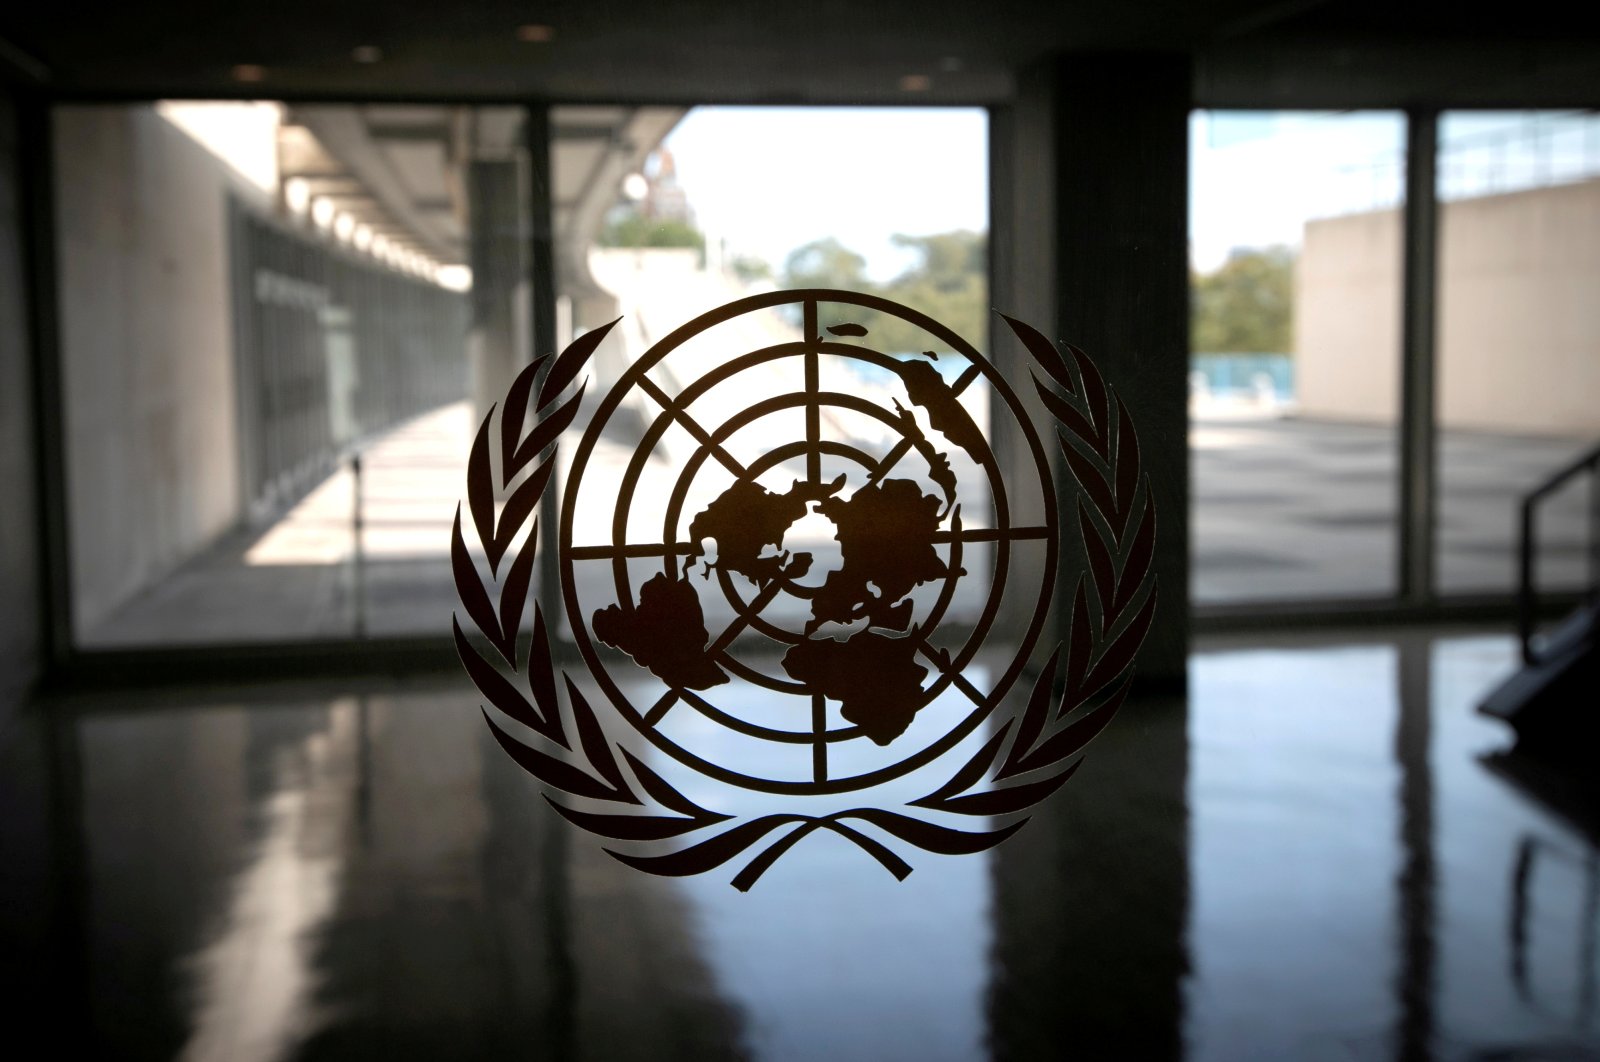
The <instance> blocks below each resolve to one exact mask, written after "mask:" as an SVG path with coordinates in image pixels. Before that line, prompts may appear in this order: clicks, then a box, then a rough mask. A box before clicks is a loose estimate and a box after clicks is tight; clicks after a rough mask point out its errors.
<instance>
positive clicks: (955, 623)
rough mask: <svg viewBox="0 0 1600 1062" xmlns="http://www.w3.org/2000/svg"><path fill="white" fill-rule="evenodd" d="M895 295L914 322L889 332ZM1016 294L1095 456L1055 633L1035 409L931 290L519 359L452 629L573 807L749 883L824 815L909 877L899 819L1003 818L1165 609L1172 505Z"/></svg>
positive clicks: (587, 821)
mask: <svg viewBox="0 0 1600 1062" xmlns="http://www.w3.org/2000/svg"><path fill="white" fill-rule="evenodd" d="M889 318H894V319H897V321H896V325H897V327H895V328H889V329H885V330H884V332H885V334H896V335H901V336H904V335H905V334H906V330H905V328H904V327H901V326H904V325H907V324H909V325H910V326H911V327H912V329H913V330H915V331H917V332H919V333H920V335H921V336H922V337H923V341H922V342H919V343H917V345H916V347H915V348H914V349H894V350H883V349H879V347H878V346H877V345H875V342H874V334H875V333H874V329H875V328H877V327H878V325H879V324H881V323H882V322H884V321H885V320H886V319H889ZM1003 319H1004V321H1005V324H1006V325H1007V327H1008V328H1009V329H1010V332H1011V334H1012V336H1013V337H1015V339H1016V340H1018V341H1020V345H1021V352H1020V359H1019V360H1020V366H1021V369H1022V371H1023V372H1028V371H1029V370H1030V369H1031V377H1032V380H1031V382H1032V384H1033V390H1034V392H1035V393H1036V395H1037V398H1038V401H1039V403H1040V406H1041V408H1042V411H1043V414H1044V415H1045V416H1046V417H1048V419H1049V420H1050V421H1052V422H1053V423H1054V424H1055V426H1056V429H1057V435H1058V442H1059V444H1060V445H1059V450H1058V451H1057V453H1058V455H1059V459H1060V461H1061V463H1062V465H1063V467H1064V468H1065V469H1066V470H1067V471H1069V472H1070V474H1071V476H1072V478H1073V479H1075V480H1076V481H1077V483H1078V485H1079V496H1078V501H1077V505H1076V510H1077V516H1078V519H1077V521H1076V526H1075V528H1074V529H1073V531H1072V532H1071V533H1073V534H1074V535H1075V537H1077V538H1079V539H1080V540H1081V543H1082V548H1083V556H1084V557H1085V559H1086V562H1087V571H1084V572H1080V573H1078V574H1077V575H1076V576H1075V577H1072V578H1073V580H1074V581H1073V582H1072V584H1071V585H1072V586H1073V589H1072V593H1071V596H1070V598H1069V599H1065V600H1063V601H1062V602H1061V604H1062V606H1063V608H1062V610H1061V613H1060V614H1061V615H1062V617H1063V618H1064V620H1065V625H1064V626H1063V628H1062V629H1061V632H1060V635H1061V640H1060V642H1059V644H1058V645H1057V646H1056V648H1054V649H1053V650H1049V647H1048V644H1041V643H1042V640H1043V635H1044V634H1045V632H1046V628H1047V623H1048V621H1049V618H1050V616H1051V615H1052V608H1053V606H1054V605H1055V603H1056V598H1057V589H1058V587H1060V586H1062V585H1063V582H1064V581H1063V580H1062V578H1061V572H1060V569H1061V563H1062V541H1063V527H1062V521H1061V519H1060V517H1059V509H1060V504H1061V499H1060V498H1059V496H1058V485H1057V478H1056V476H1057V473H1056V470H1055V469H1054V468H1053V467H1052V462H1051V460H1050V455H1049V453H1048V452H1047V451H1046V449H1045V446H1044V443H1043V441H1042V439H1041V437H1040V434H1039V433H1038V431H1037V430H1036V429H1035V427H1034V424H1033V421H1034V418H1035V416H1037V415H1038V414H1036V413H1034V412H1031V411H1030V410H1029V408H1028V407H1026V406H1025V405H1024V404H1023V402H1022V400H1021V398H1020V397H1019V395H1018V393H1017V390H1016V388H1015V387H1014V386H1013V381H1014V379H1015V377H1014V376H1013V377H1012V378H1008V376H1007V375H1005V374H1002V373H1001V372H1000V370H999V369H998V368H996V365H995V363H994V362H993V361H992V360H990V359H989V358H987V357H985V356H984V355H982V354H980V353H979V352H978V350H977V348H976V347H974V346H973V344H972V343H971V342H970V341H969V340H968V339H967V338H966V337H963V336H961V335H959V334H957V333H956V332H954V331H953V330H951V329H950V328H948V327H947V326H945V325H944V324H942V323H940V322H938V321H936V320H934V319H932V318H930V317H928V316H926V315H925V314H922V313H919V312H918V311H916V310H914V309H911V308H909V307H906V306H902V305H898V304H896V303H893V302H890V301H888V300H885V299H882V298H880V297H877V296H870V295H865V294H860V293H853V292H847V291H836V290H822V289H809V290H803V291H793V292H782V291H778V292H771V293H767V294H762V295H756V296H751V297H748V298H745V299H741V300H738V301H736V302H733V303H729V304H727V305H726V306H722V307H719V308H717V309H715V310H712V311H709V312H707V313H705V314H702V315H700V316H699V317H697V318H695V319H693V320H691V321H689V322H687V323H686V324H684V325H682V326H681V327H679V328H677V329H676V330H674V331H672V332H670V333H668V334H667V335H665V336H662V337H660V338H658V339H655V340H654V341H647V342H648V346H647V348H646V349H645V350H644V351H643V353H642V354H639V355H637V356H631V355H630V356H629V357H628V358H626V359H623V360H622V361H620V362H619V361H618V360H617V359H616V358H615V356H614V355H613V356H612V360H611V361H610V363H609V366H608V368H607V370H606V373H605V374H604V375H603V377H602V378H603V379H604V381H605V385H604V387H603V389H602V393H601V394H600V395H599V397H598V398H597V399H592V400H587V401H586V399H585V387H586V379H588V378H586V377H585V376H584V375H583V374H584V372H585V371H586V369H587V368H588V367H589V366H590V363H591V361H592V360H593V359H595V358H596V352H597V350H600V349H601V344H602V342H603V341H604V340H605V339H606V337H607V335H608V334H610V333H611V330H612V329H613V328H614V327H615V326H616V324H617V322H611V323H610V324H607V325H604V326H602V327H600V328H597V329H593V330H591V331H589V332H588V333H586V334H584V335H581V336H579V337H578V338H577V339H575V340H574V341H573V342H572V343H571V344H570V345H569V346H568V347H567V348H566V349H565V350H564V351H562V352H561V354H560V355H559V356H554V357H546V358H541V359H539V360H537V361H535V363H534V364H532V365H530V366H528V367H527V368H526V369H525V370H524V371H523V372H522V373H521V374H519V376H518V377H517V379H516V381H515V382H514V383H513V384H512V386H511V388H510V389H509V390H508V392H507V393H506V395H505V397H504V399H503V402H502V403H500V404H499V406H500V408H499V409H498V410H491V412H490V414H489V416H487V417H486V418H485V419H484V421H483V423H482V425H481V426H480V428H479V431H478V435H477V438H476V440H475V442H474V444H473V450H472V455H471V458H470V461H469V467H468V499H467V505H466V507H465V510H464V516H465V518H466V519H463V517H462V516H461V515H458V519H457V521H456V525H455V528H454V531H453V539H452V553H451V556H452V565H453V568H454V574H455V580H456V585H457V588H458V590H459V591H460V594H461V599H462V604H463V606H464V608H465V614H466V617H467V618H468V619H469V620H470V623H471V625H472V627H473V628H475V630H476V632H477V635H476V637H477V639H478V640H477V641H475V640H474V636H472V635H469V634H468V633H467V631H466V630H465V629H464V628H463V626H462V624H461V618H460V616H458V617H457V619H456V621H455V624H454V633H455V638H456V646H457V649H458V651H459V653H460V655H461V658H462V662H463V664H464V665H465V666H466V668H467V671H468V674H469V675H470V676H471V678H472V680H473V682H474V684H475V685H476V686H477V687H478V689H479V690H480V691H481V692H482V693H483V694H484V696H485V698H486V700H487V703H486V705H485V707H484V721H485V722H486V723H487V724H488V727H489V729H490V732H491V733H492V734H493V736H494V738H495V740H496V741H497V742H498V743H499V744H500V746H501V748H502V749H504V750H505V752H506V753H507V754H508V755H509V756H510V757H511V758H512V759H513V760H514V761H515V762H516V763H517V764H518V765H519V766H520V767H521V768H522V769H523V770H525V771H527V772H528V773H529V774H531V775H533V776H534V777H536V778H537V779H538V780H539V781H540V782H541V783H542V784H543V785H544V786H545V787H546V789H547V796H548V797H549V798H550V801H551V804H552V806H553V807H554V808H555V809H556V811H557V812H559V813H560V814H561V815H562V816H563V817H565V818H566V819H568V820H569V821H571V822H572V823H574V824H575V825H577V826H579V827H581V828H583V829H585V830H587V831H590V832H592V833H595V834H598V835H600V836H602V837H606V838H610V839H611V840H612V841H613V842H614V843H615V844H616V845H618V847H615V848H607V849H606V851H607V852H608V853H610V854H611V855H612V856H614V857H615V858H617V859H619V860H621V861H623V862H624V863H627V864H629V865H631V866H634V867H637V868H638V869H641V870H644V871H647V872H650V873H655V874H668V875H681V874H697V873H702V872H704V871H706V870H709V869H711V868H713V867H717V866H720V865H722V864H723V863H725V862H727V861H729V860H731V859H735V858H741V857H742V858H746V859H748V862H747V863H746V864H745V866H744V868H743V869H742V870H741V871H740V872H739V873H738V874H737V875H736V876H735V877H734V879H733V882H732V884H734V885H735V887H737V888H739V889H748V888H749V887H751V885H753V884H754V883H755V881H756V880H757V879H758V878H760V877H761V875H762V874H764V873H765V871H766V870H767V869H768V868H769V867H770V866H771V865H772V864H773V863H774V862H775V861H776V860H778V859H779V858H781V857H782V856H783V854H784V853H786V852H788V851H789V850H791V849H792V848H793V847H794V846H795V845H796V844H798V843H799V842H800V841H801V840H802V839H804V838H805V837H806V836H808V835H810V834H811V833H813V832H816V831H818V830H823V831H828V832H831V833H834V834H836V835H838V836H840V837H843V838H845V839H846V840H848V841H849V842H851V843H853V844H854V845H856V846H857V847H858V848H860V849H861V850H862V851H864V852H865V853H867V854H868V855H870V856H871V857H872V858H873V859H874V860H876V861H877V862H878V863H879V864H881V865H882V866H883V867H884V868H886V869H888V870H889V871H891V872H892V873H893V874H895V875H896V876H897V877H904V876H905V875H906V874H909V873H910V872H911V867H910V864H909V863H907V862H906V861H905V859H904V858H902V857H901V856H900V855H899V854H898V853H897V852H896V851H894V849H893V847H892V846H891V842H892V843H893V844H897V845H904V846H910V847H912V848H916V849H921V850H924V851H927V852H936V853H941V854H946V855H955V854H961V853H967V852H976V851H982V850H983V849H985V848H988V847H992V846H993V845H995V844H998V843H999V842H1000V841H1002V840H1004V839H1005V838H1006V837H1009V836H1011V835H1012V834H1013V833H1014V832H1015V831H1016V830H1017V829H1019V828H1020V827H1021V826H1022V824H1023V823H1024V822H1025V821H1026V814H1027V813H1028V810H1029V809H1030V808H1032V807H1033V806H1034V805H1035V804H1037V803H1038V802H1039V801H1040V800H1042V799H1044V798H1045V797H1046V796H1048V795H1049V794H1050V793H1051V792H1054V790H1055V789H1056V788H1058V787H1059V786H1060V785H1061V784H1062V783H1064V782H1065V781H1066V779H1067V778H1069V777H1070V776H1071V775H1072V774H1073V772H1074V771H1076V770H1077V767H1078V765H1079V763H1080V762H1081V759H1082V756H1081V753H1082V750H1083V748H1084V746H1085V745H1086V744H1087V743H1088V742H1089V741H1090V740H1091V739H1092V738H1093V737H1094V735H1095V734H1097V733H1099V731H1100V730H1101V729H1102V728H1103V727H1104V726H1105V725H1106V723H1107V722H1108V721H1109V720H1110V719H1111V717H1112V716H1113V715H1114V714H1115V713H1116V711H1117V708H1118V706H1119V705H1120V704H1121V703H1122V700H1123V698H1124V697H1125V696H1126V694H1127V692H1128V688H1129V682H1130V680H1131V675H1132V665H1133V659H1134V655H1135V653H1136V652H1137V650H1138V648H1139V645H1140V644H1141V643H1142V642H1143V640H1144V636H1145V634H1146V633H1147V631H1148V629H1149V625H1150V621H1151V616H1152V615H1153V613H1154V609H1155V602H1156V594H1155V579H1154V575H1153V572H1152V564H1151V560H1152V557H1153V549H1154V535H1155V508H1154V504H1153V501H1152V499H1151V495H1150V488H1149V483H1148V479H1147V477H1146V476H1145V475H1144V474H1143V472H1142V469H1141V462H1140V459H1139V450H1138V440H1137V437H1136V436H1135V434H1134V431H1133V425H1132V420H1131V416H1130V414H1129V412H1128V410H1127V408H1126V406H1125V405H1123V403H1122V402H1121V401H1120V400H1119V399H1117V398H1116V395H1115V393H1114V392H1113V391H1112V390H1111V389H1110V388H1109V387H1108V385H1107V384H1106V382H1105V381H1104V379H1103V378H1102V377H1101V375H1100V373H1099V370H1098V369H1097V368H1096V367H1095V366H1094V364H1093V362H1091V361H1090V360H1089V359H1088V357H1087V356H1086V355H1084V353H1083V352H1082V351H1080V350H1078V349H1077V348H1075V347H1070V346H1067V347H1065V349H1064V350H1063V349H1062V348H1059V347H1057V345H1056V344H1054V343H1052V342H1050V341H1049V340H1047V339H1046V338H1045V337H1044V336H1042V335H1041V334H1039V333H1038V332H1037V331H1035V330H1033V329H1032V328H1029V327H1028V326H1027V325H1024V324H1022V323H1021V322H1019V321H1016V320H1014V319H1012V318H1003ZM761 322H765V324H764V325H762V326H760V327H758V325H760V324H761ZM763 328H764V329H765V330H764V331H763ZM636 337H637V336H636ZM612 349H613V350H614V349H615V348H614V347H613V348H612ZM1013 357H1017V355H1013ZM1014 364H1016V363H1014ZM1024 379H1026V377H1024ZM580 413H581V414H582V415H583V417H582V419H581V420H580ZM1002 439H1003V440H1005V444H1006V445H1005V451H1004V452H1005V463H1004V466H1002V461H1001V459H1000V458H999V457H998V456H997V454H996V442H995V441H997V440H1002ZM574 440H575V441H574ZM558 470H559V471H558ZM557 499H559V501H558V500H557ZM552 522H553V523H554V524H555V534H554V536H553V540H551V539H552V536H546V535H542V534H541V524H543V526H545V527H548V526H550V524H551V523H552ZM469 525H470V527H471V528H472V531H473V537H474V538H475V539H476V541H477V542H478V544H479V549H480V550H481V554H480V555H479V556H480V557H481V559H475V557H474V555H473V550H472V548H471V547H470V545H469V541H468V536H467V534H466V530H465V528H466V527H467V526H469ZM552 553H553V556H551V554H552ZM540 554H542V555H544V556H545V557H546V559H547V560H549V561H551V562H552V563H550V564H546V565H542V566H541V565H539V564H538V562H537V560H536V555H540ZM536 571H537V572H539V573H541V574H540V576H539V578H540V580H541V584H540V589H539V590H538V592H537V593H535V591H534V586H535V579H534V573H535V572H536ZM557 595H558V596H557ZM530 605H531V607H532V622H531V631H530V630H529V626H530V625H525V624H524V617H525V616H526V615H528V611H527V610H528V608H529V606H530ZM529 633H531V640H528V641H525V640H524V638H525V635H527V634H529ZM563 643H565V644H563ZM485 645H486V646H487V650H486V648H485ZM524 647H526V649H524ZM560 650H566V651H565V652H563V651H560ZM1036 650H1039V652H1037V653H1036ZM1025 678H1026V679H1027V680H1028V682H1027V683H1026V686H1027V688H1026V689H1023V688H1020V687H1021V686H1022V685H1024V684H1023V683H1021V682H1020V681H1019V680H1023V679H1025ZM491 708H492V711H491ZM866 792H870V793H873V794H876V796H875V797H874V798H865V802H863V801H864V798H863V796H862V794H863V793H866ZM691 793H692V794H694V799H691V797H690V794H691ZM752 851H753V852H755V854H754V855H753V856H747V855H745V853H749V852H752Z"/></svg>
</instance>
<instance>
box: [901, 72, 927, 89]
mask: <svg viewBox="0 0 1600 1062" xmlns="http://www.w3.org/2000/svg"><path fill="white" fill-rule="evenodd" d="M932 87H933V79H932V78H931V77H929V76H928V75H927V74H907V75H906V76H905V77H903V78H901V79H900V91H901V92H927V91H928V90H929V89H930V88H932Z"/></svg>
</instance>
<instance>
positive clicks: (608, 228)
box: [599, 211, 706, 252]
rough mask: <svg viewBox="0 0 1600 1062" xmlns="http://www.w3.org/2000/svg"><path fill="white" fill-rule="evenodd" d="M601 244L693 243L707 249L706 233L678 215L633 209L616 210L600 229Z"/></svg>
mask: <svg viewBox="0 0 1600 1062" xmlns="http://www.w3.org/2000/svg"><path fill="white" fill-rule="evenodd" d="M599 244H600V246H601V247H693V248H694V249H695V250H697V251H701V252H704V251H705V249H706V237H705V233H703V232H701V231H700V230H699V229H697V228H695V227H694V226H693V225H691V224H689V223H688V222H687V221H683V220H681V219H679V218H647V217H645V216H644V215H643V214H639V213H637V212H634V211H628V212H626V213H621V214H615V215H613V216H612V217H610V218H608V219H607V220H606V223H605V225H604V226H603V227H602V228H601V229H600V238H599Z"/></svg>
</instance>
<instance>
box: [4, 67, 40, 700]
mask: <svg viewBox="0 0 1600 1062" xmlns="http://www.w3.org/2000/svg"><path fill="white" fill-rule="evenodd" d="M18 163H19V152H18V137H17V113H16V105H15V101H14V100H13V99H12V97H11V94H10V93H8V92H6V91H4V89H0V725H4V723H5V722H6V720H7V719H8V718H9V716H10V715H11V710H12V708H13V706H14V705H15V704H16V702H17V699H18V697H19V696H20V694H21V693H22V691H23V690H25V689H26V688H27V687H28V685H29V684H30V683H31V682H32V681H33V678H34V676H35V674H36V672H37V668H38V662H39V658H40V645H41V638H42V631H41V624H40V612H39V574H38V573H39V569H40V566H41V558H40V551H39V543H38V534H37V523H36V520H35V513H36V510H35V504H34V469H33V462H34V447H33V402H32V395H33V387H32V375H31V373H30V371H29V359H28V345H29V344H28V314H27V297H26V289H25V288H24V285H23V266H22V196H21V194H20V183H21V181H20V167H19V165H18Z"/></svg>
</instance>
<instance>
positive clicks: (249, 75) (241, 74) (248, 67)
mask: <svg viewBox="0 0 1600 1062" xmlns="http://www.w3.org/2000/svg"><path fill="white" fill-rule="evenodd" d="M266 76H267V68H266V67H264V66H257V65H256V64H255V63H240V64H239V65H238V66H236V67H234V68H233V79H234V80H235V81H262V80H264V79H265V78H266Z"/></svg>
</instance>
